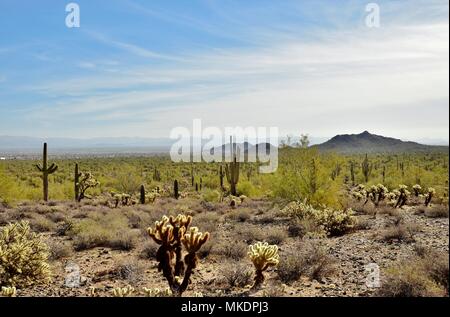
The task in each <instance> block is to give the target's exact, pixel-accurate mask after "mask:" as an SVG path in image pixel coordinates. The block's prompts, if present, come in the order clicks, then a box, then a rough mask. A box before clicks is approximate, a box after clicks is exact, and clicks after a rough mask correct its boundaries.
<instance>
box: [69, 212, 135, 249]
mask: <svg viewBox="0 0 450 317" xmlns="http://www.w3.org/2000/svg"><path fill="white" fill-rule="evenodd" d="M69 236H70V237H71V238H72V239H73V245H74V248H75V250H76V251H81V250H86V249H91V248H95V247H109V248H112V249H118V250H126V251H128V250H131V249H133V248H134V246H135V242H136V237H137V234H136V233H133V232H132V231H131V230H130V228H129V226H128V219H127V218H126V217H125V216H123V215H121V214H119V213H117V212H111V213H109V214H106V215H97V216H96V217H94V218H86V219H82V220H80V221H78V222H76V223H74V225H73V226H72V228H71V229H70V230H69Z"/></svg>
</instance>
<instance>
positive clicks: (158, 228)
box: [147, 215, 209, 296]
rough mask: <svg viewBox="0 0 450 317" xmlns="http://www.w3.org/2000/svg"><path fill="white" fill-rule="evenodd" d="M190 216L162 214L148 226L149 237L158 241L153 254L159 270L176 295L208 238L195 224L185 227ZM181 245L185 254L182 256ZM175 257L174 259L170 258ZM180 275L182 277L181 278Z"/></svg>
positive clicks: (187, 281)
mask: <svg viewBox="0 0 450 317" xmlns="http://www.w3.org/2000/svg"><path fill="white" fill-rule="evenodd" d="M191 222H192V217H191V216H185V215H178V216H177V217H175V218H174V217H170V218H168V217H167V216H164V217H163V218H162V219H161V221H156V222H155V226H154V228H148V229H147V232H148V234H149V235H150V237H151V238H152V239H153V240H154V241H155V242H156V243H158V244H159V245H160V247H159V249H158V252H157V254H156V259H157V261H158V262H159V265H158V270H159V271H160V272H161V271H162V272H163V275H164V277H165V278H166V280H167V282H168V283H169V287H170V289H171V291H172V292H173V294H174V295H175V296H181V295H182V293H183V292H184V291H185V290H186V289H187V287H188V285H189V283H190V277H191V275H192V273H193V270H194V269H195V268H196V266H197V262H198V258H197V254H196V253H197V252H198V251H199V250H200V248H201V247H202V246H203V245H204V244H205V243H206V241H207V240H208V239H209V233H208V232H205V233H201V232H199V230H198V228H197V227H191V228H189V229H188V227H189V225H190V224H191ZM182 246H184V247H185V249H186V251H187V255H186V256H185V257H184V258H182ZM173 259H175V262H173V261H172V260H173ZM182 277H183V278H182Z"/></svg>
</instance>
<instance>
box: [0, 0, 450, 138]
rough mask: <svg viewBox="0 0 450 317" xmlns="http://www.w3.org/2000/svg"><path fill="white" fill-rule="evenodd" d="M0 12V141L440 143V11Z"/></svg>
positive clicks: (34, 7)
mask: <svg viewBox="0 0 450 317" xmlns="http://www.w3.org/2000/svg"><path fill="white" fill-rule="evenodd" d="M69 2H70V1H61V0H41V1H25V0H2V1H1V2H0V135H28V136H40V137H55V136H62V137H81V138H88V137H106V136H141V137H168V136H169V134H170V131H171V129H172V128H174V127H176V126H186V127H191V125H192V120H193V119H194V118H201V119H202V120H203V123H204V125H205V126H218V127H225V126H236V125H239V126H243V127H246V126H278V127H279V129H280V131H281V133H283V134H287V133H293V134H297V135H298V134H300V133H309V134H310V135H313V136H317V137H324V136H333V135H335V134H339V133H359V132H362V131H363V130H369V131H371V132H374V133H378V134H384V135H389V136H394V137H400V138H403V139H408V140H423V139H441V140H448V126H449V121H448V114H449V108H448V103H449V93H448V83H449V79H448V78H449V74H448V55H449V50H448V35H449V34H448V33H449V29H448V1H441V0H422V1H419V0H410V1H401V0H398V1H377V2H376V3H377V4H378V5H379V7H380V9H381V16H380V17H381V27H380V28H368V27H367V26H366V24H365V18H366V15H367V12H366V11H365V6H366V4H367V3H368V2H369V1H356V0H354V1H313V0H311V1H300V0H290V1H289V0H281V1H272V0H270V1H269V0H246V1H240V0H239V1H238V0H192V1H183V0H170V1H167V0H165V1H162V0H152V1H143V0H141V1H139V0H109V1H100V0H89V1H84V0H83V1H81V0H80V1H74V2H76V3H77V4H79V6H80V9H81V27H80V28H72V29H69V28H67V27H66V25H65V18H66V15H67V13H66V12H65V6H66V5H67V4H68V3H69Z"/></svg>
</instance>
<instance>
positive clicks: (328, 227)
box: [314, 208, 356, 236]
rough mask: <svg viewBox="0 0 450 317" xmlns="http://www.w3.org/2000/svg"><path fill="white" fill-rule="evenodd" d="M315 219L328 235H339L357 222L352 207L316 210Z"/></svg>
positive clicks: (350, 228)
mask: <svg viewBox="0 0 450 317" xmlns="http://www.w3.org/2000/svg"><path fill="white" fill-rule="evenodd" d="M314 217H315V218H314V220H315V222H316V223H317V225H318V226H320V227H321V228H322V229H323V231H324V232H325V233H326V235H327V236H339V235H342V234H344V233H346V232H348V231H350V230H352V229H353V227H354V226H355V224H356V218H355V217H354V211H353V210H352V209H345V210H340V209H332V208H324V209H322V210H316V211H315V213H314Z"/></svg>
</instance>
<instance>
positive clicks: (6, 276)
mask: <svg viewBox="0 0 450 317" xmlns="http://www.w3.org/2000/svg"><path fill="white" fill-rule="evenodd" d="M49 256H50V253H49V250H48V247H47V245H46V244H45V243H44V242H43V241H41V239H40V238H39V237H38V236H37V235H36V234H35V233H33V232H31V230H30V226H29V224H28V222H26V221H21V222H17V223H14V224H9V225H7V226H6V227H4V228H3V229H1V231H0V286H8V287H9V286H29V285H32V284H35V283H39V282H49V281H50V278H51V272H50V266H49V265H48V263H47V260H48V258H49Z"/></svg>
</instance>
